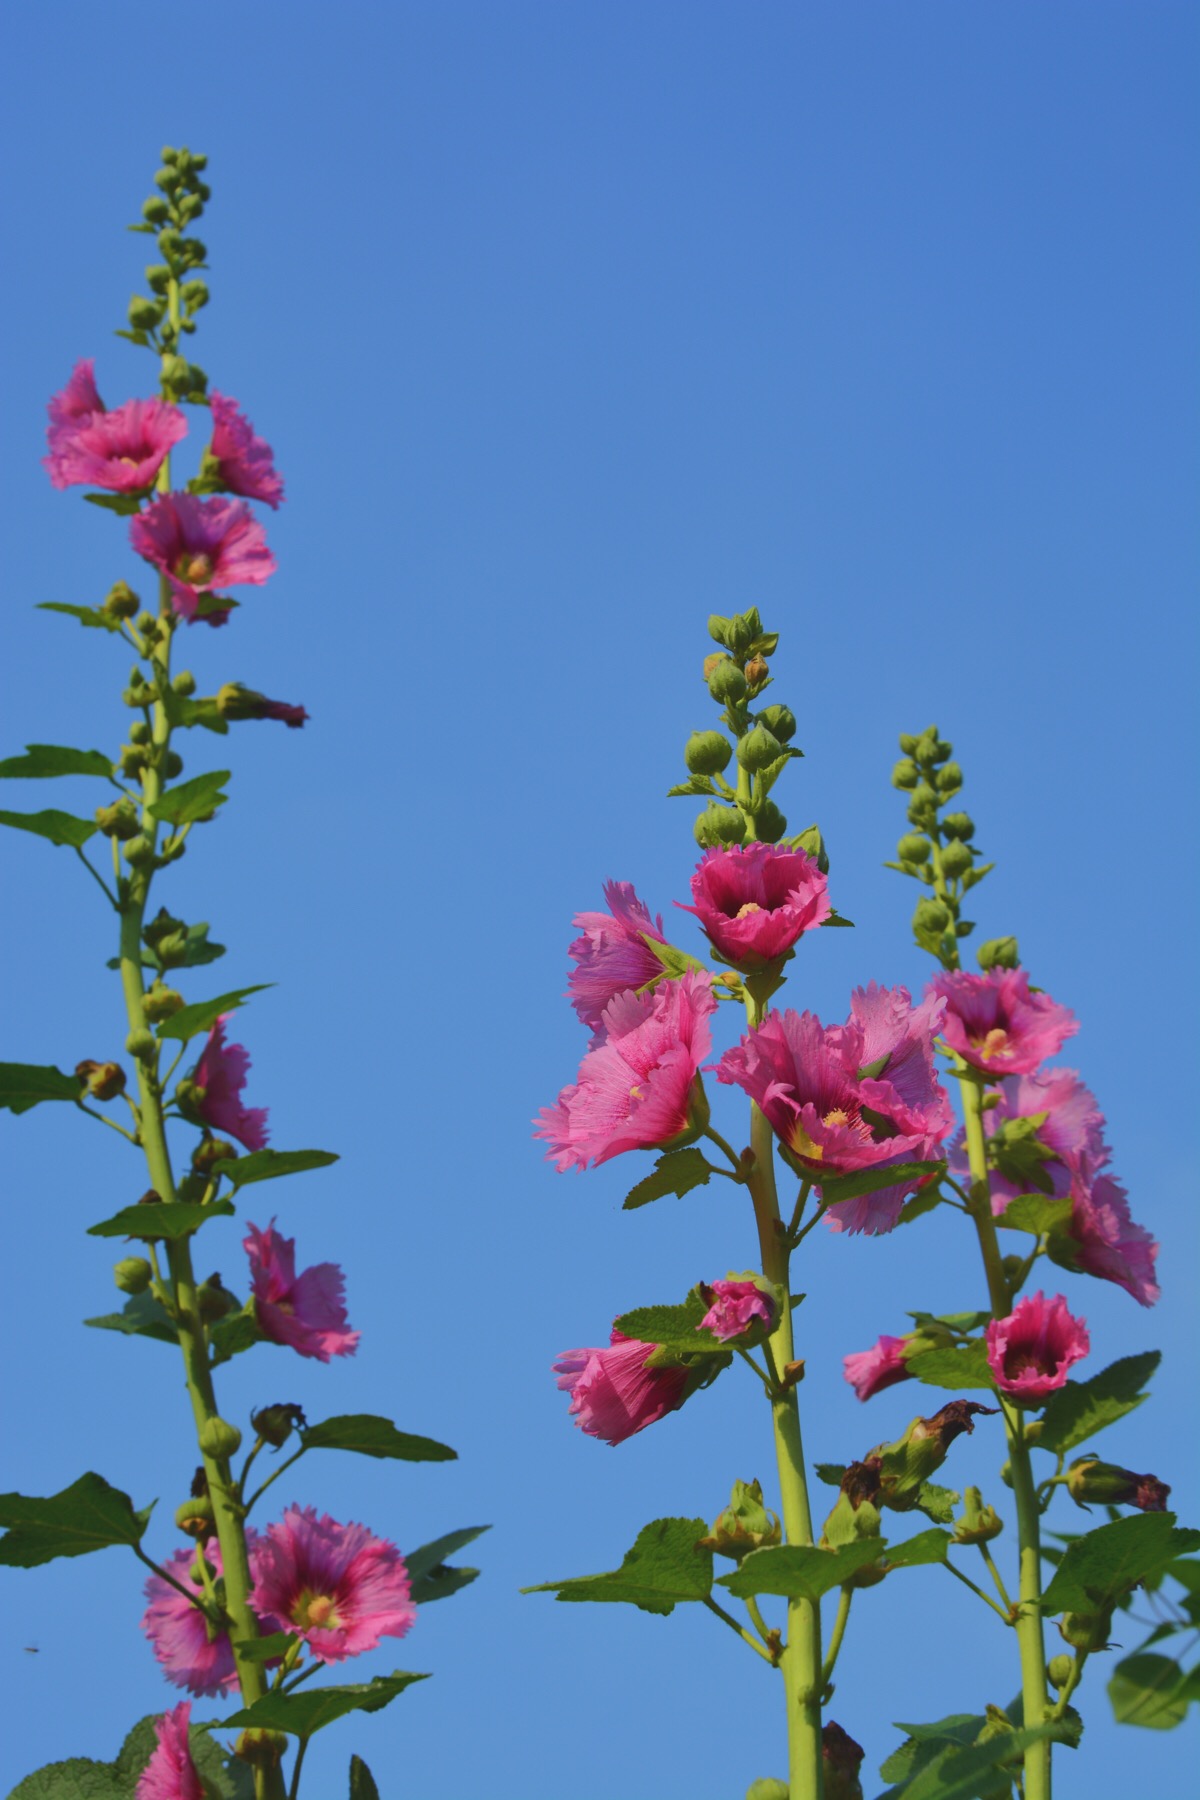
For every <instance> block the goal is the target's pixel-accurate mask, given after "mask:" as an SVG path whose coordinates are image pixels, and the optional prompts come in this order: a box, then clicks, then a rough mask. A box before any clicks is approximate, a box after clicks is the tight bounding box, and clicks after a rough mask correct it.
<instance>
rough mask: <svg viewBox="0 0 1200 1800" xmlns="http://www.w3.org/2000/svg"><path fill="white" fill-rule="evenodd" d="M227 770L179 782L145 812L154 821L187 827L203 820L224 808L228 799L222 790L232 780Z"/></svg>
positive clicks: (215, 770)
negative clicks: (217, 808) (195, 821)
mask: <svg viewBox="0 0 1200 1800" xmlns="http://www.w3.org/2000/svg"><path fill="white" fill-rule="evenodd" d="M231 779H232V778H231V775H230V772H229V770H228V769H214V770H210V772H209V773H208V774H207V775H197V776H196V777H195V779H194V780H192V781H183V782H180V784H179V786H178V787H174V788H168V789H167V792H166V793H165V794H164V795H163V796H162V798H161V799H160V800H156V801H155V802H154V804H153V805H152V806H148V807H147V808H146V811H147V812H148V813H150V814H151V816H152V817H153V818H155V819H164V820H165V821H166V822H167V823H168V824H170V825H187V824H190V823H191V821H192V820H194V819H203V818H205V817H207V815H208V814H209V813H210V812H212V810H213V808H214V807H217V806H221V805H223V804H224V802H225V801H226V800H227V799H228V798H229V796H228V794H223V793H221V791H220V790H221V788H222V787H224V785H225V783H226V782H227V781H229V780H231Z"/></svg>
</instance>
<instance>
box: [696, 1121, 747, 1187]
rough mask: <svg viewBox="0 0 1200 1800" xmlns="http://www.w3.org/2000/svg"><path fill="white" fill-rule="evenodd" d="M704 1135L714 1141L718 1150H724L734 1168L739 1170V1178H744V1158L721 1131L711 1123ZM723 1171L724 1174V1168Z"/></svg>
mask: <svg viewBox="0 0 1200 1800" xmlns="http://www.w3.org/2000/svg"><path fill="white" fill-rule="evenodd" d="M704 1135H705V1137H706V1138H711V1139H712V1141H713V1143H714V1144H715V1145H716V1146H717V1149H718V1150H723V1151H724V1152H725V1155H726V1156H727V1157H728V1158H729V1160H730V1162H731V1163H732V1164H733V1166H734V1168H735V1169H736V1170H737V1171H738V1179H739V1180H740V1179H742V1159H741V1157H740V1156H739V1155H738V1154H737V1152H736V1151H735V1150H734V1148H733V1146H732V1144H729V1143H727V1142H726V1141H725V1139H724V1138H723V1137H722V1136H721V1134H720V1132H719V1131H714V1130H713V1128H712V1126H711V1125H709V1126H708V1127H707V1129H706V1130H705V1133H704ZM721 1173H722V1174H724V1170H722V1171H721Z"/></svg>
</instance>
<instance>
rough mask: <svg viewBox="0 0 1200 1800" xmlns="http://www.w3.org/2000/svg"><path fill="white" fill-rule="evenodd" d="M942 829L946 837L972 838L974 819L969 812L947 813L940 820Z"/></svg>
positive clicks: (973, 834)
mask: <svg viewBox="0 0 1200 1800" xmlns="http://www.w3.org/2000/svg"><path fill="white" fill-rule="evenodd" d="M942 831H943V832H944V833H945V835H946V836H947V837H948V838H973V837H974V836H975V821H974V819H973V818H972V817H971V815H970V813H947V814H946V816H945V818H944V819H943V820H942Z"/></svg>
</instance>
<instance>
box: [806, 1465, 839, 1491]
mask: <svg viewBox="0 0 1200 1800" xmlns="http://www.w3.org/2000/svg"><path fill="white" fill-rule="evenodd" d="M813 1468H814V1469H815V1470H816V1475H817V1480H818V1481H823V1482H825V1483H826V1485H827V1486H828V1487H841V1485H842V1476H843V1475H844V1474H845V1473H846V1464H845V1463H814V1464H813Z"/></svg>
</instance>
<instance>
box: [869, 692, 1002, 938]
mask: <svg viewBox="0 0 1200 1800" xmlns="http://www.w3.org/2000/svg"><path fill="white" fill-rule="evenodd" d="M900 748H901V750H902V751H903V752H904V754H903V756H902V757H901V758H900V761H899V762H898V763H897V764H896V766H895V768H894V769H893V770H892V786H893V787H897V788H899V789H900V790H901V792H902V793H906V794H907V795H908V823H909V825H910V826H911V830H909V831H907V832H906V833H905V835H904V836H903V837H902V838H901V839H900V842H899V843H898V844H897V846H896V861H895V862H889V863H887V864H886V865H885V866H886V867H887V868H889V869H897V870H899V872H900V874H901V875H911V876H912V878H913V879H914V880H915V881H919V882H921V883H922V885H923V886H924V887H927V888H928V889H929V890H930V891H929V893H928V894H927V895H926V896H925V897H924V898H923V899H921V900H918V902H917V905H916V909H915V911H914V912H913V921H912V924H913V936H914V937H915V938H916V940H917V944H918V946H919V948H920V949H922V950H928V951H929V953H930V954H931V955H932V956H936V957H937V959H938V961H939V962H940V963H941V964H942V965H943V967H944V968H947V969H957V968H958V967H959V954H958V946H959V942H960V940H961V939H963V938H965V937H969V936H970V935H971V933H972V932H973V931H974V929H975V925H974V921H973V920H971V919H964V918H963V916H962V902H963V899H964V897H965V896H966V895H967V894H968V893H969V892H970V890H971V889H972V888H973V887H974V886H975V885H976V883H977V882H980V881H982V880H983V878H984V876H985V875H986V874H987V873H988V872H989V870H991V869H992V868H994V867H995V865H994V864H993V863H982V864H981V863H980V862H979V861H978V856H979V851H978V849H977V847H976V845H975V843H974V837H975V821H974V820H973V819H972V817H971V815H970V813H965V812H960V811H957V810H956V811H953V812H943V810H942V809H943V807H949V806H955V807H956V806H957V804H958V802H957V796H958V793H959V790H960V788H961V787H962V784H963V772H962V770H961V768H960V767H959V765H958V764H957V763H956V762H954V761H953V760H952V758H953V754H954V746H953V744H949V743H947V742H946V740H945V739H944V738H942V737H939V736H938V728H937V726H936V725H929V726H927V727H926V729H925V730H924V731H922V732H921V733H920V734H919V736H914V735H913V734H912V733H910V732H907V731H904V732H901V734H900ZM1015 942H1016V941H1015V939H995V940H993V941H992V942H991V943H988V944H985V945H984V946H983V949H982V950H981V951H980V953H979V960H980V966H981V967H983V968H985V969H987V968H990V967H991V966H992V963H993V962H996V961H999V960H1001V957H1000V955H998V954H995V952H996V946H997V945H999V944H1004V945H1007V944H1012V945H1013V948H1014V962H1015ZM989 955H990V958H991V960H985V957H986V956H989ZM1006 966H1007V967H1011V966H1012V964H1006Z"/></svg>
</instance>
